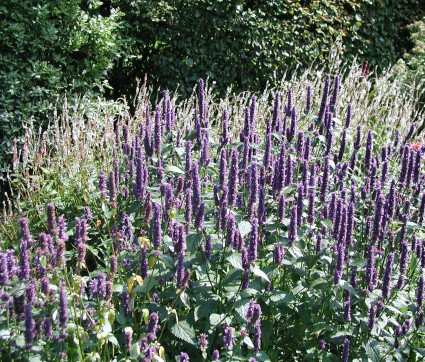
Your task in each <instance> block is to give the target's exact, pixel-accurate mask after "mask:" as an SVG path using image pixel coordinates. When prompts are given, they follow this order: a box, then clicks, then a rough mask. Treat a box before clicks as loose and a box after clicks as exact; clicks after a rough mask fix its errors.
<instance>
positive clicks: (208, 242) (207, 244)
mask: <svg viewBox="0 0 425 362" xmlns="http://www.w3.org/2000/svg"><path fill="white" fill-rule="evenodd" d="M211 254H212V245H211V235H208V236H207V237H206V240H205V259H206V260H210V259H211Z"/></svg>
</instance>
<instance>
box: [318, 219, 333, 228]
mask: <svg viewBox="0 0 425 362" xmlns="http://www.w3.org/2000/svg"><path fill="white" fill-rule="evenodd" d="M320 223H321V224H322V226H325V227H326V228H328V229H332V220H329V219H324V220H320Z"/></svg>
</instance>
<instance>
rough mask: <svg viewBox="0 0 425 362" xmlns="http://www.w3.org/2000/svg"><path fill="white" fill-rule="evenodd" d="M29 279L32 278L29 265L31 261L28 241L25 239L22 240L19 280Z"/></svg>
mask: <svg viewBox="0 0 425 362" xmlns="http://www.w3.org/2000/svg"><path fill="white" fill-rule="evenodd" d="M29 278H30V265H29V259H28V250H27V241H26V240H25V239H21V255H20V270H19V280H25V279H29Z"/></svg>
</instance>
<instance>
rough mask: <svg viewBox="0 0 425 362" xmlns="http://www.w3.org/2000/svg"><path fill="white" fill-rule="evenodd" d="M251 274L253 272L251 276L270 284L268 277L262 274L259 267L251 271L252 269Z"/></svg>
mask: <svg viewBox="0 0 425 362" xmlns="http://www.w3.org/2000/svg"><path fill="white" fill-rule="evenodd" d="M252 272H253V274H254V275H256V276H257V277H260V278H261V279H264V280H265V281H266V282H269V283H270V279H269V277H268V276H267V274H266V273H264V272H263V271H262V270H261V269H260V268H259V267H254V268H253V269H252Z"/></svg>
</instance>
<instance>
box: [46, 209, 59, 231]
mask: <svg viewBox="0 0 425 362" xmlns="http://www.w3.org/2000/svg"><path fill="white" fill-rule="evenodd" d="M46 210H47V228H48V229H49V232H50V235H52V236H53V237H54V236H58V226H57V223H56V212H55V205H53V204H52V203H49V204H47V207H46Z"/></svg>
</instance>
